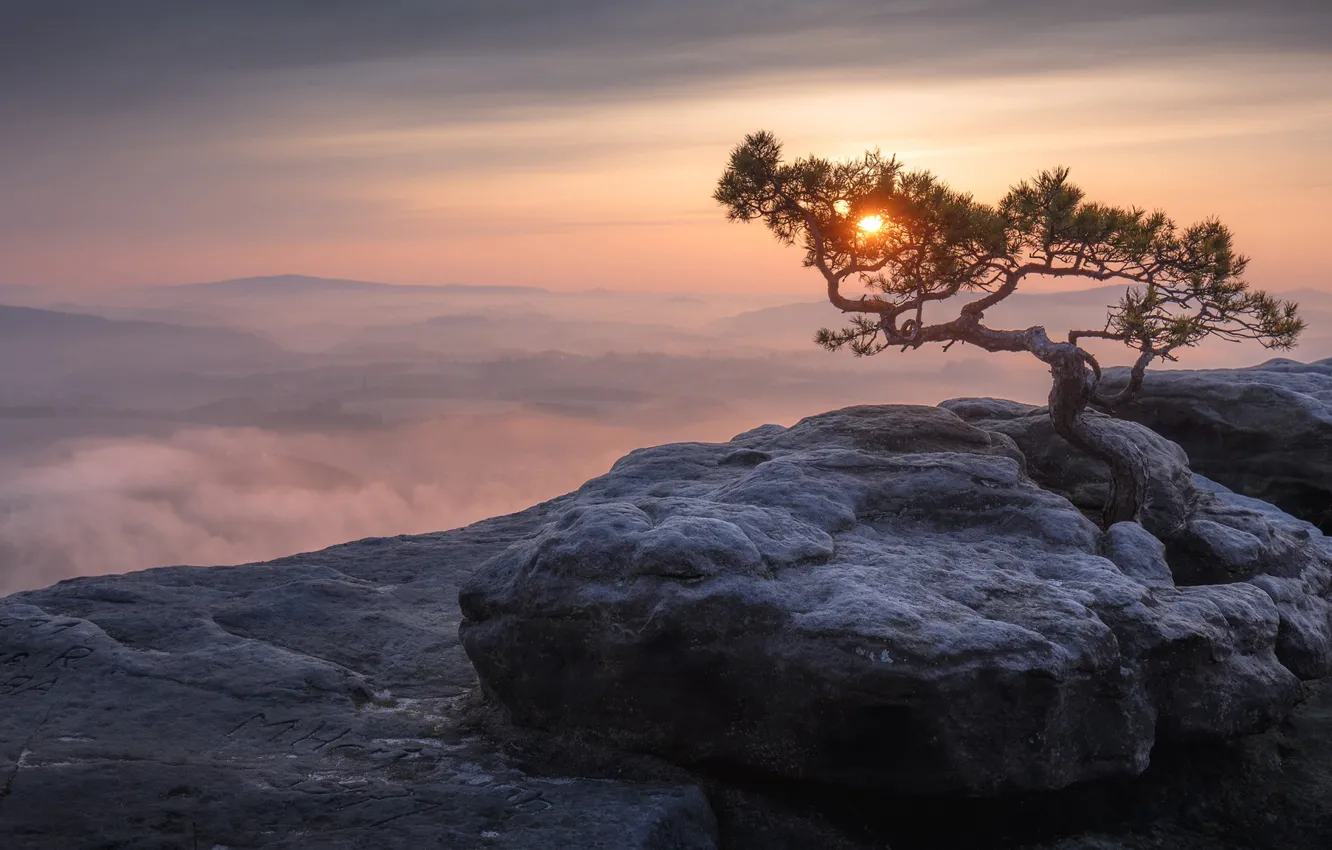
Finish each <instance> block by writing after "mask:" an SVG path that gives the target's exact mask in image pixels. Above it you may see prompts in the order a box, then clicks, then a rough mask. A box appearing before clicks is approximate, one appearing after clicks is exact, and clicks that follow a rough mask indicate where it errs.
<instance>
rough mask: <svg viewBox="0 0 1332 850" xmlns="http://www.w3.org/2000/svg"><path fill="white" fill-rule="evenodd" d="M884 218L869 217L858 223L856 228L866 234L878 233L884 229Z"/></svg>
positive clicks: (877, 216) (879, 216)
mask: <svg viewBox="0 0 1332 850" xmlns="http://www.w3.org/2000/svg"><path fill="white" fill-rule="evenodd" d="M883 224H884V221H883V216H881V215H867V216H865V217H864V218H862V219H861V220H860V221H859V222H857V223H856V226H857V227H859V228H860V229H861V230H863V231H865V232H866V233H877V232H879V231H880V230H882V229H883Z"/></svg>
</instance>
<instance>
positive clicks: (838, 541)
mask: <svg viewBox="0 0 1332 850" xmlns="http://www.w3.org/2000/svg"><path fill="white" fill-rule="evenodd" d="M1024 415H1025V414H1024ZM998 418H1002V417H998ZM1008 418H1010V419H1011V418H1013V417H1008ZM1126 427H1134V426H1131V425H1128V426H1126ZM1016 430H1018V431H1020V429H1016ZM1019 436H1020V434H1019ZM1019 443H1020V440H1019V439H1018V437H1015V436H1013V435H1011V434H1004V433H1000V430H999V429H997V428H995V429H988V430H987V428H982V427H974V426H972V425H969V424H967V423H966V422H964V421H963V420H962V419H961V418H959V417H958V416H957V415H955V414H953V413H951V412H949V411H948V410H944V409H938V408H920V407H897V406H883V407H863V408H848V409H846V410H841V411H836V412H833V413H828V414H824V415H821V416H816V417H812V418H810V419H807V420H804V421H802V422H801V423H799V424H797V425H795V426H793V427H792V428H790V429H783V428H780V427H777V426H764V427H763V428H759V429H756V430H754V431H751V432H748V433H746V434H742V435H740V436H738V437H736V438H735V439H734V440H732V441H731V442H730V443H727V444H719V445H711V444H680V445H672V446H659V447H656V448H651V449H644V450H640V451H638V452H634V453H632V454H630V455H629V456H627V457H625V458H623V459H622V460H620V461H619V462H618V463H617V464H616V465H615V466H614V468H613V469H612V470H611V472H609V473H608V474H607V475H605V476H603V477H601V478H598V479H594V480H592V481H590V482H588V483H587V484H586V485H584V486H583V487H582V488H581V489H580V490H579V491H577V492H576V493H575V494H572V495H571V496H570V497H567V498H566V499H565V500H562V501H561V502H560V503H559V504H558V505H556V506H553V507H552V508H551V511H550V513H549V515H548V516H546V517H545V518H544V519H543V521H542V525H541V527H540V529H539V530H538V532H537V533H536V534H535V535H534V536H533V537H532V538H531V539H528V540H524V541H522V542H520V543H517V544H516V545H514V546H511V547H509V548H508V549H507V550H505V551H504V552H502V553H500V554H498V555H496V556H495V557H494V558H493V559H492V560H491V561H490V562H489V563H487V564H486V565H485V566H484V567H483V568H482V569H481V570H479V571H478V572H477V573H476V574H475V575H474V576H473V577H472V578H471V579H469V580H468V581H467V582H466V583H465V585H464V586H463V589H462V594H461V597H460V600H461V603H462V608H463V613H464V616H465V618H466V619H465V621H464V623H463V626H462V639H463V645H464V647H465V648H466V650H467V653H468V656H469V657H470V658H471V660H472V662H473V663H474V664H475V665H476V667H477V669H478V671H479V673H480V675H481V680H482V682H483V685H484V686H485V687H486V688H487V689H488V690H489V692H490V693H491V694H493V696H494V697H495V698H497V699H498V700H499V701H500V702H501V703H502V704H503V705H504V706H505V707H506V708H507V709H508V710H509V712H510V713H511V715H512V717H513V718H514V719H515V720H517V721H518V722H519V723H522V724H528V725H533V726H539V727H546V728H554V729H561V730H586V731H588V732H592V733H595V734H598V735H600V736H603V737H604V738H606V739H608V740H610V741H612V742H614V743H615V744H617V745H619V746H622V747H626V748H629V749H637V750H646V751H650V752H654V753H658V754H661V755H664V756H666V757H667V758H669V759H672V760H675V761H678V762H683V763H688V764H695V765H708V766H726V767H728V768H730V769H741V770H748V771H756V772H760V773H763V774H766V775H773V776H781V777H788V778H792V779H797V780H817V781H819V782H821V783H830V784H834V785H841V786H849V787H862V788H865V787H868V788H879V789H883V788H889V789H896V790H900V791H905V792H910V793H926V792H933V793H945V792H946V793H965V794H989V793H995V792H999V791H1004V790H1013V789H1054V788H1061V787H1064V786H1067V785H1069V784H1071V783H1075V782H1079V781H1085V780H1093V779H1098V778H1104V777H1116V776H1132V775H1136V774H1138V773H1140V772H1141V771H1142V770H1143V769H1144V768H1145V767H1146V766H1147V764H1148V760H1149V754H1150V752H1151V750H1152V747H1153V746H1154V745H1155V744H1157V743H1158V742H1161V741H1169V740H1183V739H1191V738H1197V737H1216V738H1225V737H1230V736H1237V735H1244V734H1247V733H1253V732H1257V731H1260V730H1262V729H1265V728H1268V727H1270V726H1272V725H1274V724H1275V723H1277V722H1278V721H1280V720H1281V718H1283V717H1285V716H1286V715H1287V714H1288V712H1289V711H1290V709H1291V706H1292V704H1293V703H1294V701H1295V699H1296V697H1297V694H1298V693H1299V688H1300V686H1299V678H1298V677H1299V676H1309V675H1316V674H1318V673H1319V672H1320V671H1323V670H1325V669H1326V668H1327V665H1328V661H1329V659H1328V656H1329V648H1328V645H1327V641H1326V635H1327V634H1328V631H1329V623H1328V620H1327V604H1326V596H1327V594H1328V583H1329V572H1330V570H1329V566H1330V565H1332V548H1330V547H1329V543H1328V541H1327V540H1325V539H1324V538H1323V537H1322V536H1321V534H1319V533H1318V532H1317V530H1316V529H1313V528H1312V527H1311V526H1309V525H1307V524H1306V523H1299V522H1297V521H1294V520H1291V519H1290V518H1288V517H1285V516H1284V515H1281V514H1280V513H1279V512H1274V511H1272V510H1270V509H1269V508H1267V507H1263V508H1255V507H1254V506H1253V505H1251V504H1249V501H1248V500H1244V499H1242V498H1241V497H1235V496H1233V494H1230V493H1228V492H1226V491H1224V489H1223V488H1214V487H1211V486H1210V484H1208V483H1207V482H1204V484H1203V487H1202V488H1201V489H1200V488H1199V485H1198V483H1197V482H1195V480H1194V478H1193V477H1192V476H1191V475H1189V474H1188V473H1187V467H1185V466H1182V465H1181V464H1182V456H1181V455H1179V453H1178V450H1177V449H1174V448H1171V447H1170V446H1169V444H1168V443H1166V442H1165V441H1162V440H1157V441H1156V442H1155V443H1154V445H1155V446H1156V447H1157V448H1159V450H1160V451H1161V452H1162V453H1163V457H1166V456H1169V457H1170V458H1172V459H1173V460H1172V461H1171V464H1167V465H1166V466H1165V467H1164V468H1163V469H1162V480H1161V481H1159V482H1157V483H1156V484H1155V485H1154V487H1157V488H1161V489H1163V491H1165V492H1167V495H1168V496H1169V498H1168V499H1166V500H1165V502H1164V504H1165V508H1164V509H1161V507H1160V504H1161V503H1158V513H1159V514H1160V517H1161V520H1160V522H1159V523H1157V524H1156V526H1155V527H1158V528H1165V527H1172V528H1175V529H1176V530H1177V532H1178V533H1179V534H1182V533H1184V531H1190V532H1191V533H1196V534H1197V535H1199V536H1201V537H1202V538H1203V539H1204V540H1205V541H1206V545H1209V546H1211V547H1212V548H1213V549H1214V550H1216V551H1219V552H1223V553H1225V556H1226V557H1228V558H1231V560H1230V561H1226V562H1225V563H1226V567H1225V570H1224V573H1225V576H1226V578H1227V583H1223V584H1196V585H1194V586H1176V584H1177V583H1179V584H1181V585H1182V582H1176V581H1174V580H1173V579H1172V577H1171V575H1170V573H1171V568H1172V567H1173V566H1174V565H1173V564H1170V565H1167V564H1166V557H1167V550H1166V549H1165V548H1164V547H1163V546H1162V545H1161V544H1160V543H1159V542H1157V541H1155V540H1154V539H1153V537H1152V535H1150V534H1147V533H1145V532H1144V531H1143V530H1142V529H1141V528H1135V527H1116V528H1112V529H1110V530H1109V531H1108V532H1106V533H1102V532H1100V530H1098V529H1097V527H1096V526H1095V525H1094V524H1093V523H1092V522H1091V521H1090V520H1089V519H1087V517H1086V516H1084V515H1083V513H1082V512H1080V511H1079V510H1078V508H1077V507H1076V506H1075V505H1074V504H1072V503H1070V502H1069V501H1068V500H1067V499H1065V498H1063V497H1062V496H1060V495H1058V494H1056V493H1053V492H1051V491H1050V490H1047V489H1043V488H1042V487H1041V486H1038V484H1037V483H1036V482H1035V481H1033V480H1032V478H1030V477H1028V475H1026V474H1025V473H1024V466H1025V464H1026V460H1027V459H1024V457H1023V455H1022V454H1021V453H1019V452H1018V450H1017V445H1018V444H1019ZM1154 450H1155V449H1154ZM1038 460H1040V461H1041V463H1044V460H1042V459H1039V458H1038ZM1031 465H1032V466H1033V467H1035V466H1037V463H1036V462H1035V461H1033V462H1032V464H1031ZM1046 467H1047V468H1050V467H1049V464H1046ZM1199 545H1203V544H1199ZM1245 547H1248V548H1247V549H1246V548H1245ZM1264 547H1266V548H1264ZM1244 552H1250V554H1253V553H1255V552H1256V553H1258V555H1255V557H1259V561H1258V562H1257V563H1256V564H1252V565H1251V564H1250V562H1249V561H1246V560H1244V558H1245V557H1247V556H1246V555H1243V554H1242V553H1244ZM1262 553H1268V554H1272V556H1273V559H1274V560H1270V561H1269V560H1263V557H1265V556H1263V555H1262ZM1275 553H1285V555H1286V556H1289V557H1287V558H1286V560H1282V561H1279V562H1278V561H1277V560H1275V558H1276V554H1275ZM1260 556H1261V557H1260ZM1207 563H1208V564H1209V565H1210V564H1211V562H1210V561H1208V562H1207ZM1210 568H1211V567H1210V566H1209V569H1210ZM1190 569H1191V570H1192V571H1193V573H1194V575H1193V577H1195V578H1196V577H1198V575H1196V574H1197V573H1198V572H1199V568H1198V567H1197V565H1191V566H1190ZM1238 577H1243V578H1245V579H1247V580H1246V581H1234V580H1231V579H1234V578H1238Z"/></svg>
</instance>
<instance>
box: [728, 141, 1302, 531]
mask: <svg viewBox="0 0 1332 850" xmlns="http://www.w3.org/2000/svg"><path fill="white" fill-rule="evenodd" d="M713 197H714V198H715V199H716V200H717V201H718V202H719V203H721V204H722V205H723V206H725V207H726V209H727V214H728V217H729V218H730V219H731V220H734V221H753V220H756V219H757V220H762V221H763V223H764V224H766V225H767V226H768V228H769V229H770V230H771V231H772V232H773V234H774V235H775V236H776V237H777V239H779V240H780V241H781V242H783V243H786V244H795V245H799V246H800V247H802V248H803V249H804V251H805V258H804V264H805V265H806V266H807V267H812V268H814V269H817V270H818V272H819V273H820V274H821V275H822V276H823V279H824V282H825V283H826V285H827V293H828V300H829V301H830V302H831V303H832V305H833V306H834V307H837V308H839V309H840V310H842V312H844V313H849V314H851V320H850V324H849V326H847V327H844V328H840V329H836V330H828V329H823V330H820V331H819V332H818V333H817V334H816V336H815V341H816V342H818V343H819V344H820V345H822V346H824V347H826V348H828V349H829V350H837V349H840V348H843V347H846V348H849V349H851V351H852V352H854V353H855V354H856V355H857V356H864V355H873V354H878V353H879V352H881V351H884V350H886V349H889V348H898V349H901V350H903V351H906V350H909V349H916V348H920V347H921V346H923V345H926V344H933V343H939V344H942V345H943V346H944V347H945V348H948V347H949V346H952V345H954V344H956V343H967V344H970V345H975V346H977V347H979V348H983V349H985V350H986V351H1026V352H1030V353H1031V354H1033V355H1035V356H1036V357H1037V358H1039V359H1040V360H1041V361H1043V362H1044V363H1046V364H1047V365H1048V366H1049V367H1050V371H1051V375H1052V377H1053V384H1052V387H1051V390H1050V396H1049V411H1050V419H1051V421H1052V422H1053V424H1054V427H1055V430H1056V432H1057V433H1058V434H1060V435H1061V436H1062V437H1063V438H1064V439H1066V440H1068V442H1070V443H1071V444H1073V445H1074V446H1076V447H1078V448H1079V449H1082V450H1083V451H1085V452H1087V453H1088V454H1090V455H1092V456H1093V457H1096V458H1099V459H1101V460H1103V461H1105V462H1106V463H1107V464H1108V465H1109V467H1110V471H1111V478H1112V480H1111V487H1110V495H1109V498H1108V500H1107V504H1106V506H1105V511H1104V516H1103V520H1104V522H1105V523H1106V524H1107V525H1109V524H1112V523H1115V522H1121V521H1125V520H1132V521H1137V519H1138V518H1139V516H1140V514H1141V511H1142V508H1143V505H1144V502H1145V501H1146V493H1147V470H1146V465H1145V461H1144V460H1143V456H1142V453H1141V451H1140V450H1139V448H1138V447H1137V445H1136V444H1134V443H1133V441H1132V440H1131V439H1130V438H1129V437H1128V436H1127V432H1126V431H1125V430H1124V429H1115V428H1110V427H1106V425H1105V423H1104V421H1103V420H1099V419H1097V418H1094V417H1089V416H1087V415H1086V414H1087V411H1088V410H1089V409H1090V408H1093V407H1095V408H1100V409H1102V410H1105V411H1107V412H1113V411H1114V409H1115V408H1116V407H1118V406H1119V405H1122V404H1124V403H1126V402H1127V401H1129V400H1130V399H1131V398H1132V397H1133V396H1134V395H1135V394H1136V393H1137V392H1138V390H1139V389H1140V387H1141V386H1142V380H1143V375H1144V373H1145V371H1146V369H1147V367H1148V365H1150V364H1151V363H1152V361H1154V360H1157V359H1162V360H1174V359H1175V357H1176V353H1177V352H1178V350H1179V349H1181V348H1187V347H1190V346H1194V345H1197V344H1198V343H1199V342H1201V341H1202V340H1204V339H1206V338H1208V337H1219V338H1223V339H1229V340H1243V339H1252V340H1257V341H1258V342H1260V343H1261V344H1262V345H1264V346H1266V347H1268V348H1274V349H1287V348H1290V347H1292V346H1293V345H1294V344H1295V341H1296V339H1297V338H1298V336H1299V334H1300V332H1301V331H1302V330H1303V329H1304V322H1303V321H1302V320H1301V319H1300V318H1299V315H1298V311H1297V305H1295V304H1294V303H1291V302H1287V301H1279V300H1277V299H1275V298H1273V297H1272V296H1270V295H1268V294H1267V293H1265V292H1260V291H1254V290H1250V289H1249V285H1248V283H1247V282H1246V281H1245V280H1244V279H1243V275H1244V271H1245V268H1246V267H1247V266H1248V263H1249V260H1248V258H1247V257H1245V256H1243V255H1241V254H1238V253H1237V252H1236V251H1235V248H1234V245H1233V239H1232V236H1231V233H1230V231H1229V229H1227V228H1226V226H1225V225H1223V224H1222V223H1221V222H1219V221H1216V220H1208V221H1204V222H1201V223H1198V224H1194V225H1192V226H1190V227H1187V228H1181V227H1179V226H1178V225H1176V224H1175V222H1173V221H1172V220H1171V219H1170V218H1168V217H1167V216H1166V215H1165V214H1164V213H1161V212H1152V213H1148V212H1146V211H1145V210H1142V209H1138V208H1120V207H1112V206H1106V205H1103V204H1098V203H1095V202H1091V201H1087V200H1086V199H1085V196H1084V193H1083V191H1082V190H1081V189H1079V188H1078V187H1077V186H1075V185H1074V184H1072V183H1071V182H1069V172H1068V169H1066V168H1057V169H1054V170H1051V171H1044V172H1042V173H1040V174H1039V175H1037V176H1036V177H1035V179H1033V180H1030V181H1024V182H1022V183H1019V184H1018V185H1016V186H1014V187H1013V188H1012V189H1010V190H1009V192H1008V194H1006V195H1005V196H1004V197H1003V199H1002V200H1000V201H999V203H998V204H997V205H988V204H983V203H980V202H978V201H976V200H975V199H974V198H973V197H972V196H971V195H968V194H964V193H961V192H958V191H956V190H954V189H952V188H950V187H949V186H948V185H946V184H945V183H944V182H943V181H942V180H940V179H939V178H937V177H935V176H934V175H932V174H930V173H929V172H925V171H907V170H905V169H904V168H903V167H902V166H901V164H899V163H898V161H897V160H896V158H885V157H884V156H883V155H882V154H880V153H879V151H877V150H875V151H869V152H866V153H865V154H864V156H862V157H860V158H858V159H854V160H851V161H847V162H832V161H829V160H827V159H821V158H818V157H807V158H804V159H797V160H794V161H791V162H786V161H784V160H783V158H782V146H781V144H780V143H779V142H778V141H777V139H776V138H775V137H774V136H773V135H772V134H771V133H768V132H759V133H753V134H750V135H748V136H746V137H745V140H744V142H743V144H741V145H739V146H738V147H736V148H735V150H734V151H733V152H732V153H731V158H730V162H729V164H728V166H727V168H726V171H725V173H723V175H722V177H721V179H720V180H719V181H718V186H717V191H716V192H715V193H714V196H713ZM1038 277H1045V278H1068V277H1072V278H1082V279H1086V280H1090V281H1111V282H1115V281H1122V282H1124V283H1125V284H1126V288H1125V292H1124V294H1123V296H1122V298H1121V299H1120V301H1119V303H1118V304H1117V305H1115V306H1114V307H1112V308H1110V311H1109V314H1108V316H1106V318H1105V321H1104V323H1103V325H1102V326H1101V329H1100V330H1078V331H1071V332H1070V333H1069V335H1068V339H1067V341H1056V340H1052V339H1050V337H1049V336H1048V335H1047V333H1046V331H1045V329H1044V328H1043V327H1040V326H1032V327H1029V328H1025V329H1020V330H1000V329H995V328H991V327H989V326H987V325H986V324H985V322H984V319H985V313H986V311H987V310H989V309H990V308H992V307H994V305H996V304H998V303H999V302H1001V301H1003V300H1004V299H1005V298H1008V297H1009V296H1010V295H1012V294H1013V293H1014V292H1015V291H1017V288H1018V286H1019V285H1020V284H1021V283H1022V282H1023V281H1025V280H1027V279H1028V278H1038ZM848 282H859V283H861V284H863V286H864V287H865V288H866V290H867V294H865V295H863V296H861V297H848V296H847V295H845V294H844V293H843V286H844V285H847V284H848ZM968 295H970V296H972V297H971V299H970V300H968V299H967V296H968ZM954 298H957V299H958V301H959V302H960V306H959V307H958V309H957V310H956V312H955V315H953V314H952V313H950V315H953V317H952V318H950V319H948V320H947V321H937V322H927V321H926V318H925V314H926V309H927V307H929V308H930V313H931V315H932V316H933V315H934V314H935V313H936V312H937V311H938V309H939V308H940V307H943V306H944V305H936V304H934V302H943V301H948V300H950V299H954ZM1086 339H1103V340H1116V341H1119V342H1122V343H1123V344H1124V345H1126V346H1128V347H1129V348H1130V349H1133V350H1134V351H1136V352H1137V356H1136V360H1135V362H1134V364H1133V368H1132V371H1131V373H1130V379H1129V381H1128V383H1127V384H1126V385H1125V386H1124V388H1123V389H1122V390H1121V391H1120V392H1118V393H1116V394H1115V395H1113V396H1110V395H1107V394H1105V393H1103V392H1101V391H1100V388H1099V384H1100V380H1101V367H1100V364H1099V363H1098V362H1097V360H1096V358H1095V357H1093V356H1092V354H1091V353H1090V352H1088V351H1087V350H1086V349H1084V348H1082V347H1081V345H1080V344H1079V342H1080V341H1081V340H1086Z"/></svg>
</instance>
